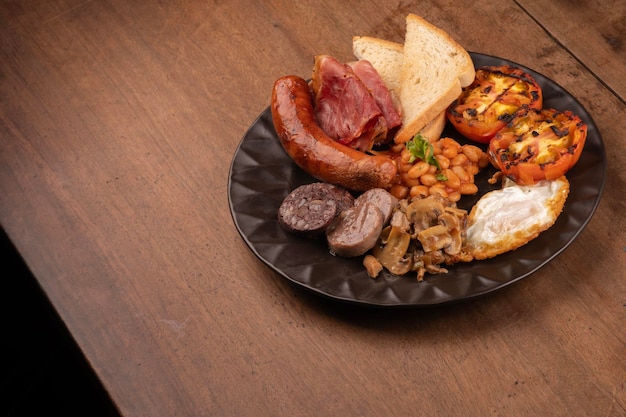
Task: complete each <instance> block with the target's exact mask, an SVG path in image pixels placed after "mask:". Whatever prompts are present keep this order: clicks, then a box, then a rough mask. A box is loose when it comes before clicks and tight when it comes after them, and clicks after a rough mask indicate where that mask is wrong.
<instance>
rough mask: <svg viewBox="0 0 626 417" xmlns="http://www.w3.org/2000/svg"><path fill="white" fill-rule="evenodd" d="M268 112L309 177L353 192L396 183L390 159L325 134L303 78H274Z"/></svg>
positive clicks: (286, 147)
mask: <svg viewBox="0 0 626 417" xmlns="http://www.w3.org/2000/svg"><path fill="white" fill-rule="evenodd" d="M271 111H272V119H273V122H274V128H275V129H276V133H277V134H278V137H279V139H280V142H281V144H282V146H283V148H284V149H285V151H286V152H287V154H288V155H289V157H291V159H292V160H293V161H294V162H295V163H296V165H298V166H299V167H300V168H302V169H303V170H304V171H306V172H307V173H308V174H310V175H311V176H313V177H315V178H317V179H319V180H322V181H325V182H329V183H331V184H336V185H339V186H342V187H344V188H347V189H350V190H353V191H365V190H368V189H370V188H385V189H388V188H390V187H391V185H392V184H393V183H394V182H395V180H396V173H397V166H396V164H395V162H394V161H393V160H391V158H387V157H385V156H374V155H368V154H365V153H363V152H360V151H357V150H355V149H352V148H350V147H348V146H345V145H342V144H340V143H338V142H336V141H334V140H333V139H332V138H330V137H328V135H326V134H325V133H324V131H323V130H322V129H321V128H320V127H319V125H318V124H317V122H316V119H315V113H314V111H313V104H312V97H311V91H310V89H309V86H308V84H307V82H306V81H305V80H304V79H303V78H300V77H297V76H293V75H290V76H285V77H282V78H279V79H278V80H276V82H275V83H274V88H273V90H272V104H271Z"/></svg>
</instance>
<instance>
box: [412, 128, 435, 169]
mask: <svg viewBox="0 0 626 417" xmlns="http://www.w3.org/2000/svg"><path fill="white" fill-rule="evenodd" d="M406 148H407V149H408V150H409V152H410V153H411V158H410V159H409V162H413V161H415V160H416V159H421V160H422V161H424V162H428V163H429V164H430V165H434V166H436V167H437V169H441V167H440V166H439V161H437V158H435V148H434V147H433V144H432V143H430V142H429V141H428V140H427V139H424V138H423V137H422V135H420V134H419V133H418V134H417V135H415V136H414V137H413V139H411V140H410V141H408V142H407V143H406Z"/></svg>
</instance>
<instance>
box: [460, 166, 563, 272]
mask: <svg viewBox="0 0 626 417" xmlns="http://www.w3.org/2000/svg"><path fill="white" fill-rule="evenodd" d="M568 194H569V181H568V180H567V179H566V178H565V176H562V177H561V178H558V179H556V180H552V181H547V180H546V181H541V182H539V183H537V184H535V185H517V184H515V183H514V182H513V181H510V180H506V181H505V183H504V185H503V187H502V189H500V190H494V191H490V192H488V193H486V194H485V195H483V196H482V197H481V198H480V199H479V200H478V202H477V203H476V205H474V207H473V208H472V210H471V212H470V215H469V217H468V227H467V230H466V241H465V246H466V248H465V249H466V251H467V252H468V253H470V254H471V255H472V256H473V257H474V259H479V260H480V259H487V258H491V257H494V256H496V255H499V254H501V253H504V252H508V251H511V250H514V249H517V248H519V247H520V246H522V245H525V244H526V243H528V242H530V241H531V240H533V239H535V238H536V237H537V236H538V235H539V234H540V233H541V232H543V231H545V230H547V229H548V228H550V227H552V225H553V224H554V223H555V222H556V219H557V218H558V216H559V215H560V213H561V211H562V210H563V206H564V204H565V200H566V199H567V196H568Z"/></svg>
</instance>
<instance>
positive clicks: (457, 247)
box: [443, 229, 463, 255]
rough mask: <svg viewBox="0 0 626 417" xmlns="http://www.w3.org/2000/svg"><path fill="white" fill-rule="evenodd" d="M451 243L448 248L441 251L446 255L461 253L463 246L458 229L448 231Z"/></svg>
mask: <svg viewBox="0 0 626 417" xmlns="http://www.w3.org/2000/svg"><path fill="white" fill-rule="evenodd" d="M449 236H450V239H451V242H450V244H449V245H448V246H446V247H445V248H443V251H444V252H445V253H447V254H448V255H458V254H459V253H460V252H461V247H462V246H463V239H462V237H461V231H460V230H459V229H452V230H450V231H449Z"/></svg>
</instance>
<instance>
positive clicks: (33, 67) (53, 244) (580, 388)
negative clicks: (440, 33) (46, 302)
mask: <svg viewBox="0 0 626 417" xmlns="http://www.w3.org/2000/svg"><path fill="white" fill-rule="evenodd" d="M380 3H382V2H377V1H364V2H363V1H343V2H336V1H329V0H319V1H299V2H286V1H285V2H280V1H270V2H258V3H256V2H247V1H242V0H233V1H228V2H217V1H192V0H180V1H167V0H166V1H161V2H148V1H130V0H99V1H88V2H85V1H83V0H65V1H41V0H40V1H37V0H34V1H29V2H23V1H16V0H5V1H2V2H1V4H0V43H1V47H0V53H1V55H0V141H1V142H0V223H1V225H2V227H3V228H4V230H5V231H6V233H7V234H8V236H9V238H10V239H11V241H12V242H13V244H14V245H15V246H16V247H17V249H18V250H19V252H20V253H21V255H22V256H23V258H24V260H25V262H26V263H27V265H28V267H29V268H30V269H31V271H32V273H33V275H34V276H35V277H36V279H37V281H38V283H39V284H40V285H41V287H42V288H43V290H44V291H45V294H46V295H47V296H48V297H49V299H50V301H51V302H52V304H53V306H54V308H55V309H56V311H57V312H58V314H59V315H60V317H61V318H62V320H63V321H64V323H65V324H66V326H67V327H68V329H69V330H70V332H71V334H72V336H73V337H74V338H75V340H76V342H77V343H78V345H79V347H80V349H81V350H82V352H83V353H84V355H85V356H86V358H87V359H88V361H89V363H90V365H91V366H92V367H93V369H94V370H95V373H96V374H97V376H98V377H99V379H100V380H101V381H102V383H103V385H104V387H105V388H106V389H107V391H108V392H109V394H110V396H111V398H112V399H113V401H114V402H115V404H116V406H117V407H118V408H119V410H120V412H121V413H122V414H123V415H124V416H309V415H315V416H331V415H333V416H353V415H363V416H366V415H367V416H391V415H394V416H396V415H397V416H416V415H423V416H451V415H472V416H486V415H498V416H532V415H543V416H548V415H549V416H624V415H626V359H625V358H626V331H625V329H626V284H625V282H626V281H625V277H626V275H625V265H626V233H625V230H626V222H625V220H624V219H625V216H624V213H625V212H626V205H625V204H624V199H623V195H624V191H625V189H626V185H625V184H626V174H625V172H626V170H624V166H626V140H625V138H626V105H625V100H626V77H625V76H624V75H625V74H626V4H625V3H624V2H623V1H621V0H602V1H598V2H589V1H578V2H568V1H563V0H562V1H553V2H546V1H542V0H517V1H511V0H502V1H492V2H480V3H476V2H474V1H461V2H458V1H457V2H447V1H443V0H429V1H422V2H414V3H415V4H409V3H408V2H387V3H386V4H380ZM409 12H414V13H417V14H419V15H422V16H423V17H425V18H426V19H428V20H429V21H430V22H432V23H434V24H436V25H438V26H440V27H441V28H442V29H444V30H445V31H447V32H448V33H449V34H451V35H452V36H453V37H454V38H455V39H457V40H458V41H459V42H460V43H461V44H462V45H463V46H464V47H465V48H466V49H467V50H469V51H477V52H482V53H485V54H490V55H495V56H498V57H502V58H506V59H508V60H512V61H514V62H517V63H519V64H521V65H526V66H528V67H530V68H533V69H534V70H536V71H538V72H540V73H542V74H544V75H546V76H547V77H549V78H550V79H552V80H554V81H555V82H556V83H558V84H559V85H561V86H562V87H564V88H565V89H566V90H567V91H569V92H570V93H571V94H572V95H573V96H574V97H576V98H577V99H578V100H579V101H580V102H581V103H582V105H583V106H585V108H586V109H587V110H588V111H589V113H590V114H591V115H592V116H593V119H594V120H595V122H596V124H597V126H598V128H599V131H600V133H601V135H602V139H603V141H604V144H605V146H606V151H607V152H606V165H607V177H606V186H605V191H604V194H603V196H602V199H601V201H600V204H599V206H598V208H597V211H596V212H595V215H594V216H593V218H592V219H591V221H590V222H589V223H588V225H587V227H586V228H584V230H583V231H582V232H581V233H580V235H579V236H578V238H577V239H576V240H575V241H574V242H573V243H572V244H571V245H570V246H569V247H568V248H567V249H566V250H565V251H564V252H563V253H561V254H560V255H559V256H558V257H557V258H556V259H555V260H554V261H552V262H550V263H549V264H548V265H546V266H545V267H543V268H541V269H540V270H539V271H538V272H536V273H534V274H533V275H532V276H530V277H528V278H526V279H524V280H522V281H520V282H518V283H516V284H515V285H512V286H509V287H507V288H505V289H503V290H501V291H497V292H494V293H492V294H490V295H487V296H485V297H480V298H477V299H474V300H471V301H467V302H462V303H458V304H453V305H447V306H443V307H439V308H428V309H369V308H356V307H355V306H353V305H350V304H344V303H339V302H336V301H334V300H329V299H327V298H325V297H321V296H317V295H315V294H312V293H310V292H308V291H306V290H303V289H301V288H300V287H297V286H294V285H292V284H291V283H289V282H288V281H287V280H286V279H284V278H282V277H280V276H279V275H278V274H276V273H275V272H273V271H272V270H271V269H270V268H268V267H267V266H265V264H263V263H262V262H261V261H259V260H258V259H257V258H256V257H255V255H254V254H253V253H252V251H250V250H249V248H248V247H247V245H246V244H245V242H244V241H243V240H242V238H241V237H240V235H239V234H238V232H237V230H236V228H235V226H234V224H233V221H232V218H231V213H230V210H229V204H228V189H227V185H228V179H229V167H230V163H231V160H232V158H233V155H234V153H235V151H236V148H237V146H238V144H239V142H240V140H241V138H242V136H243V135H244V133H245V132H246V130H247V128H248V127H249V126H250V125H251V124H252V123H253V121H254V120H255V118H256V117H257V116H258V115H259V114H260V113H261V112H262V111H263V110H264V109H265V108H267V106H268V104H269V94H270V90H271V87H272V84H273V81H274V80H275V79H276V78H278V77H280V76H282V75H284V74H290V73H293V74H299V75H302V76H305V77H306V76H308V75H309V74H310V71H311V68H312V62H313V57H314V55H316V54H319V53H327V54H331V55H333V56H335V57H337V58H339V59H341V60H350V59H352V58H353V57H352V55H351V39H352V36H353V35H371V36H378V37H382V38H386V39H390V40H394V41H402V39H403V32H404V18H405V16H406V15H407V13H409ZM416 285H418V284H417V283H416Z"/></svg>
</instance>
